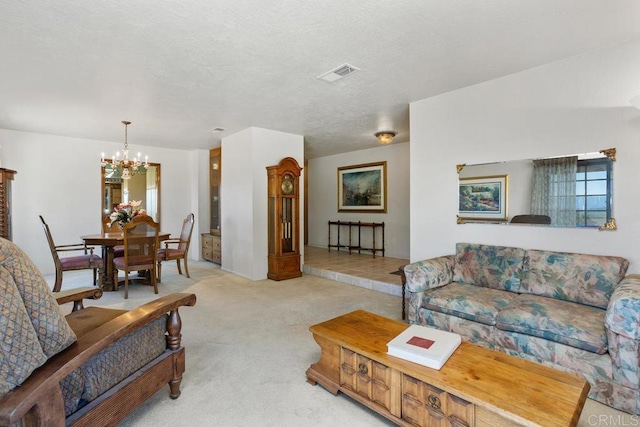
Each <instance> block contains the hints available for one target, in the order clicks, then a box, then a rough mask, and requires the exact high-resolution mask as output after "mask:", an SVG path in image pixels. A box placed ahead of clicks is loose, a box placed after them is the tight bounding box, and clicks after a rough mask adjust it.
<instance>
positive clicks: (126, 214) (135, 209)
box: [109, 200, 147, 229]
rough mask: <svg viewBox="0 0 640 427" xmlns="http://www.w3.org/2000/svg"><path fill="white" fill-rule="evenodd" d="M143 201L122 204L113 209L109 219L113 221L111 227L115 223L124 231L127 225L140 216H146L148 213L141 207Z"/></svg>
mask: <svg viewBox="0 0 640 427" xmlns="http://www.w3.org/2000/svg"><path fill="white" fill-rule="evenodd" d="M141 204H142V200H137V201H136V200H132V201H130V202H127V203H120V204H119V205H118V206H116V207H115V208H114V209H113V212H111V215H109V218H110V219H111V225H113V224H114V223H115V224H117V225H118V227H120V229H122V228H123V227H124V225H125V224H126V223H128V222H129V221H131V220H132V219H133V218H134V217H136V216H138V215H146V214H147V211H146V210H144V209H142V208H141V207H140V205H141Z"/></svg>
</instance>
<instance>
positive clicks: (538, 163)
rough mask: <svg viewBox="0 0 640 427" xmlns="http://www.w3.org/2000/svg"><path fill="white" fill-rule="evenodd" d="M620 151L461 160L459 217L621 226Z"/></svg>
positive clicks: (554, 224) (571, 225)
mask: <svg viewBox="0 0 640 427" xmlns="http://www.w3.org/2000/svg"><path fill="white" fill-rule="evenodd" d="M615 154H616V151H615V148H610V149H606V150H600V151H599V152H592V153H584V154H573V155H566V156H556V157H548V158H539V159H522V160H511V161H504V162H494V163H483V164H469V165H467V164H460V165H457V170H458V198H459V205H458V218H457V221H458V223H465V222H487V223H498V224H536V225H538V226H546V227H569V228H599V229H601V230H615V229H616V225H615V219H614V215H613V164H614V162H615Z"/></svg>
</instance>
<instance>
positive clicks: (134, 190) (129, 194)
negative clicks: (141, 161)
mask: <svg viewBox="0 0 640 427" xmlns="http://www.w3.org/2000/svg"><path fill="white" fill-rule="evenodd" d="M100 176H101V180H100V181H101V183H102V193H101V194H102V206H101V218H104V217H105V216H107V215H109V214H110V213H111V212H113V208H114V207H115V206H117V205H118V204H120V203H126V202H129V201H131V200H141V201H142V204H141V205H140V207H141V208H144V209H146V211H147V214H148V215H150V216H151V218H153V220H154V221H156V222H157V223H160V164H159V163H149V167H148V168H147V169H145V168H140V169H139V170H138V172H136V173H135V174H134V175H132V176H131V177H130V178H128V179H123V178H122V176H120V175H118V173H117V172H111V171H109V173H108V174H107V175H105V168H104V166H103V167H101V170H100Z"/></svg>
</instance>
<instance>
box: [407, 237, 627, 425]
mask: <svg viewBox="0 0 640 427" xmlns="http://www.w3.org/2000/svg"><path fill="white" fill-rule="evenodd" d="M628 266H629V263H628V261H627V260H626V259H624V258H620V257H615V256H600V255H588V254H577V253H562V252H551V251H544V250H525V249H522V248H514V247H501V246H489V245H480V244H469V243H458V244H457V245H456V253H455V255H447V256H441V257H438V258H433V259H429V260H425V261H419V262H415V263H412V264H408V265H407V266H405V268H404V272H405V275H406V288H407V291H408V295H409V317H408V320H409V323H411V324H419V325H426V326H431V327H435V328H438V329H443V330H447V331H451V332H455V333H458V334H460V335H461V336H462V337H463V339H464V340H467V341H469V342H472V343H474V344H477V345H480V346H484V347H488V348H491V349H494V350H498V351H502V352H505V353H507V354H511V355H514V356H518V357H521V358H523V359H527V360H530V361H534V362H537V363H541V364H544V365H548V366H551V367H553V368H556V369H559V370H562V371H566V372H570V373H574V374H577V375H581V376H583V377H584V378H585V379H586V380H587V381H588V382H589V384H590V386H591V388H590V392H589V397H590V398H592V399H594V400H597V401H599V402H602V403H604V404H606V405H609V406H612V407H614V408H616V409H619V410H622V411H625V412H628V413H631V414H640V390H639V387H640V369H639V367H640V275H638V276H636V275H630V276H626V277H625V274H626V271H627V267H628Z"/></svg>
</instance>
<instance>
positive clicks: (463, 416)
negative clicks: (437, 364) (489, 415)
mask: <svg viewBox="0 0 640 427" xmlns="http://www.w3.org/2000/svg"><path fill="white" fill-rule="evenodd" d="M402 419H403V420H405V421H407V422H408V423H410V424H412V425H415V426H418V427H422V426H455V427H468V426H473V425H474V405H473V404H472V403H470V402H467V401H466V400H464V399H461V398H459V397H457V396H454V395H452V394H450V393H447V392H445V391H444V390H441V389H439V388H437V387H434V386H432V385H430V384H427V383H424V382H422V381H420V380H418V379H416V378H413V377H411V376H409V375H405V374H403V375H402Z"/></svg>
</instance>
